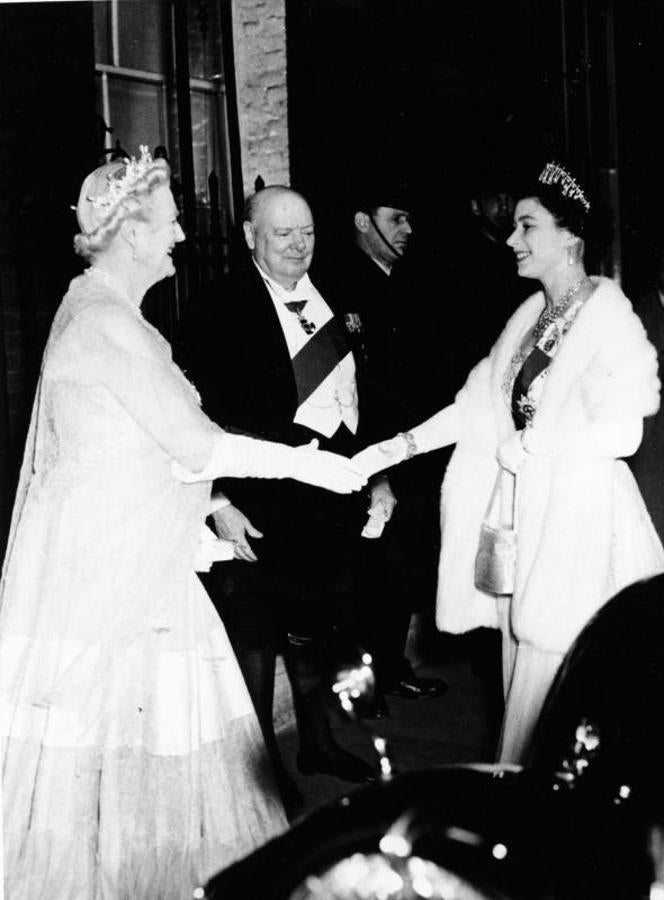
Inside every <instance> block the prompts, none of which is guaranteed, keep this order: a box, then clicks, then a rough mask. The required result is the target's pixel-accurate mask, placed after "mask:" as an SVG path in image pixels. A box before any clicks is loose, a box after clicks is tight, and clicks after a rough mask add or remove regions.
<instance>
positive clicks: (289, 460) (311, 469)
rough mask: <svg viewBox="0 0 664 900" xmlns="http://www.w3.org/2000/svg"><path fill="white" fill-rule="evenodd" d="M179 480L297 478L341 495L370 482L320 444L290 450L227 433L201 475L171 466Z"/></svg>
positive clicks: (348, 461) (278, 445)
mask: <svg viewBox="0 0 664 900" xmlns="http://www.w3.org/2000/svg"><path fill="white" fill-rule="evenodd" d="M171 471H172V472H173V475H174V476H175V478H177V479H178V480H179V481H184V482H186V483H187V484H191V483H193V482H196V481H213V480H214V479H215V478H223V477H225V478H295V479H296V480H297V481H303V482H305V484H312V485H314V486H316V487H323V488H327V489H328V490H330V491H334V492H335V493H337V494H350V493H351V492H352V491H359V490H361V489H362V487H363V486H364V485H365V483H366V476H365V475H364V474H361V473H360V472H359V470H358V469H357V468H356V467H354V466H353V465H352V463H351V461H350V460H349V459H347V458H346V457H345V456H339V455H338V454H336V453H328V452H327V451H325V450H319V449H318V441H316V440H313V441H311V443H310V444H305V445H304V446H302V447H289V446H287V445H286V444H277V443H275V442H273V441H261V440H257V439H256V438H250V437H246V436H245V435H241V434H229V433H228V432H224V433H223V434H220V435H218V436H217V437H216V438H215V443H214V447H213V449H212V456H211V457H210V460H209V462H208V464H207V465H206V466H205V468H204V469H203V470H202V471H201V472H190V471H189V470H188V469H185V468H184V467H183V466H181V465H180V464H179V463H177V462H175V461H173V462H172V463H171Z"/></svg>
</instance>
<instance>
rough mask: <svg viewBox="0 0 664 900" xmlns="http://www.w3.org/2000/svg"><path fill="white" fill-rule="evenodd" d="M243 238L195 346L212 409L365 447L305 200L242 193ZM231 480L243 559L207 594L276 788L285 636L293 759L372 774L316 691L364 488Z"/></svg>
mask: <svg viewBox="0 0 664 900" xmlns="http://www.w3.org/2000/svg"><path fill="white" fill-rule="evenodd" d="M244 236H245V240H246V243H247V246H248V248H249V250H250V251H251V257H252V258H251V260H250V261H248V265H247V267H246V268H245V270H243V271H241V272H239V273H238V274H237V275H236V276H235V277H234V279H233V280H232V282H231V283H229V284H227V285H224V286H223V287H222V289H221V291H220V292H219V293H218V294H217V295H216V296H215V297H213V298H212V300H211V302H210V303H209V304H208V309H207V311H206V314H205V315H204V317H203V321H202V322H199V323H198V325H197V328H196V335H197V339H196V341H195V342H194V343H192V346H191V347H190V352H189V358H190V370H191V372H192V375H193V377H194V381H195V382H196V383H197V385H198V386H199V388H200V390H201V392H202V394H203V402H204V406H205V408H206V409H207V411H208V412H209V413H210V415H212V416H213V417H214V419H215V420H216V421H218V422H221V423H224V424H227V425H228V424H231V425H232V426H234V427H235V428H237V429H239V430H243V431H247V432H250V433H252V434H254V435H258V436H262V437H265V438H272V439H278V440H280V441H282V442H285V443H288V444H291V445H299V444H303V443H308V442H310V441H311V440H312V439H315V440H318V441H319V442H320V447H321V448H322V449H329V450H331V449H334V450H336V451H337V452H339V453H342V454H344V455H352V454H353V452H355V451H356V449H359V447H360V446H362V445H360V444H359V443H358V438H357V432H358V427H359V422H360V419H361V415H362V407H361V405H360V404H359V403H358V385H357V380H356V363H355V359H354V357H353V354H352V352H351V350H350V348H349V346H348V343H347V341H346V338H345V336H344V332H343V328H342V326H341V324H340V323H339V321H338V320H337V319H336V317H335V316H334V314H333V311H332V310H331V309H330V307H329V306H328V304H327V303H326V302H325V300H324V299H323V297H322V296H321V295H320V294H319V292H318V291H317V290H316V288H315V287H314V285H313V284H312V283H311V281H310V279H309V277H308V275H307V270H308V268H309V265H310V263H311V259H312V255H313V250H314V242H315V238H314V223H313V218H312V214H311V210H310V209H309V206H308V204H307V203H306V201H305V200H304V198H303V197H301V196H300V195H299V194H297V193H295V192H294V191H292V190H290V189H288V188H285V187H281V186H270V187H267V188H264V189H263V190H261V191H259V192H258V193H256V194H255V195H254V196H253V197H251V198H250V199H249V201H248V203H247V208H246V216H245V221H244ZM360 395H361V388H360ZM245 482H246V480H245ZM223 491H224V493H225V494H226V495H227V497H228V498H229V499H230V501H231V503H230V504H228V505H226V506H225V507H224V508H222V509H221V510H220V511H218V512H217V513H216V514H215V524H216V527H217V530H218V532H219V534H220V536H221V537H223V538H226V539H230V540H232V541H234V543H235V546H236V557H237V558H238V559H239V560H241V561H242V562H236V563H232V564H231V567H232V569H233V571H232V584H231V585H230V589H228V585H227V589H226V590H223V587H222V589H221V590H220V589H219V588H217V590H215V589H214V588H213V589H212V592H213V595H214V597H215V599H216V602H218V604H219V605H220V608H221V613H222V617H223V618H224V621H225V622H226V624H227V627H228V630H229V633H230V636H231V639H232V641H233V643H234V645H235V649H236V652H237V655H238V659H239V662H240V665H241V667H242V669H243V672H244V674H245V678H246V680H247V685H248V687H249V690H250V693H251V695H252V698H253V700H254V703H255V706H256V710H257V713H258V716H259V719H260V721H261V724H262V725H263V729H264V732H265V736H266V740H267V742H268V745H269V746H270V748H271V750H272V753H273V757H274V759H275V763H276V766H277V774H278V777H279V778H280V781H281V783H282V786H283V785H286V786H287V791H286V792H288V785H289V784H290V782H289V781H288V776H287V775H286V773H285V771H284V770H283V768H282V767H281V765H280V761H279V756H278V750H277V747H276V742H275V740H274V733H273V727H272V695H273V691H274V664H275V652H276V650H277V649H278V648H280V637H281V636H282V635H284V636H285V635H286V634H287V641H286V643H285V645H284V647H283V649H284V656H285V660H286V667H287V670H288V673H289V677H290V680H291V684H292V687H293V694H294V699H295V707H296V716H297V722H298V731H299V737H300V750H299V754H298V767H299V769H300V770H301V771H302V772H304V773H312V772H315V771H320V772H327V773H330V774H333V775H337V776H339V777H342V778H344V779H346V780H349V781H363V780H367V779H368V778H369V777H370V776H371V775H372V769H371V767H370V766H369V765H368V764H367V763H365V762H364V761H363V760H361V759H360V758H359V757H356V756H354V755H352V754H350V753H348V752H347V751H346V750H344V749H343V748H341V747H340V746H339V745H338V744H337V743H336V741H335V740H334V739H333V737H332V733H331V731H330V726H329V723H328V719H327V713H326V711H325V707H324V704H323V703H322V702H321V696H320V691H319V688H320V684H321V679H322V669H323V667H324V664H325V659H326V655H327V653H328V650H329V645H330V640H331V636H332V635H333V634H334V632H335V630H336V629H341V630H343V629H353V628H354V627H355V623H354V616H355V612H356V610H357V603H356V597H355V593H354V585H353V572H354V571H355V558H354V557H355V554H356V553H357V548H358V545H359V542H360V532H361V530H362V527H363V524H364V523H365V521H366V517H367V500H366V497H364V498H362V497H360V498H359V500H358V499H357V498H354V497H348V496H345V497H343V498H342V499H341V502H337V501H338V499H339V498H337V497H335V499H333V500H330V497H329V496H328V495H327V494H328V492H326V491H323V490H318V489H316V488H308V487H307V488H304V489H302V488H301V486H300V485H299V484H297V483H296V482H293V481H282V482H276V481H275V482H262V483H255V484H252V485H248V484H247V483H243V482H242V481H241V480H237V481H236V482H231V481H226V482H224V484H223ZM369 502H370V505H371V503H374V504H376V503H379V502H380V503H381V505H382V506H384V507H385V508H386V509H387V510H388V513H391V509H392V505H393V502H394V501H393V497H392V495H391V492H390V490H389V486H388V484H387V482H386V481H385V480H383V481H379V482H378V483H377V484H375V485H374V486H373V487H372V488H371V498H370V501H369ZM248 563H253V564H252V565H249V564H248ZM222 569H223V567H222ZM227 581H228V578H227Z"/></svg>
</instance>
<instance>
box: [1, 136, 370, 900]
mask: <svg viewBox="0 0 664 900" xmlns="http://www.w3.org/2000/svg"><path fill="white" fill-rule="evenodd" d="M141 149H142V153H141V157H140V159H139V160H138V161H136V160H131V161H126V160H125V161H124V162H115V163H110V164H108V165H105V166H102V167H101V168H100V169H97V170H96V171H95V172H93V173H92V174H91V175H89V176H88V177H87V178H86V180H85V181H84V183H83V187H82V190H81V195H80V199H79V203H78V208H77V213H78V220H79V225H80V227H81V233H80V234H79V235H78V236H77V237H76V240H75V245H76V249H77V250H78V252H79V253H80V254H82V255H83V256H85V257H86V258H88V259H89V260H90V262H91V265H90V267H89V268H88V269H87V270H86V271H85V273H84V274H83V275H81V276H79V277H77V278H75V279H74V280H73V281H72V283H71V285H70V287H69V291H68V293H67V295H66V296H65V298H64V300H63V302H62V304H61V306H60V308H59V310H58V312H57V314H56V316H55V320H54V322H53V326H52V330H51V334H50V337H49V340H48V344H47V347H46V350H45V353H44V360H43V365H42V370H41V377H40V380H39V385H38V388H37V394H36V399H35V405H34V410H33V415H32V421H31V425H30V431H29V436H28V440H27V445H26V449H25V458H24V462H23V468H22V471H21V477H20V484H19V487H18V493H17V497H16V504H15V508H14V514H13V520H12V527H11V534H10V538H9V544H8V549H7V554H6V558H5V563H4V571H3V578H2V585H1V594H0V599H1V604H2V605H1V608H0V659H1V660H2V665H1V669H0V704H1V705H0V714H1V720H0V725H1V728H2V753H3V757H4V771H3V790H4V825H5V871H6V892H7V896H8V897H11V898H12V900H28V898H30V900H32V898H36V897H48V898H49V900H57V898H71V900H74V898H77V900H83V898H86V900H88V898H89V900H92V898H102V897H103V898H113V900H120V898H127V900H129V898H132V900H140V898H157V897H158V898H162V900H163V898H181V897H187V896H190V895H191V891H192V889H193V888H194V886H195V885H197V884H200V883H201V882H202V881H203V880H205V879H206V878H207V877H208V876H210V875H211V874H212V873H213V872H214V871H216V870H218V869H221V868H223V867H224V866H226V865H228V864H229V863H231V862H233V861H234V860H235V859H237V858H239V857H241V856H243V855H245V854H246V853H248V852H250V851H251V850H252V849H254V848H255V847H256V846H257V845H259V844H261V843H262V842H264V841H266V840H268V839H269V838H270V837H271V836H273V835H275V834H276V833H278V832H279V831H281V830H282V829H283V828H285V827H286V821H285V818H284V814H283V810H282V808H281V804H280V802H279V800H278V797H277V794H276V791H275V789H274V786H273V782H272V777H271V773H270V771H269V766H268V764H267V761H266V756H265V752H264V747H263V744H262V738H261V733H260V730H259V726H258V724H257V720H256V718H255V715H254V713H253V709H252V706H251V703H250V700H249V696H248V694H247V691H246V688H245V686H244V683H243V681H242V677H241V675H240V672H239V670H238V667H237V664H236V661H235V658H234V656H233V653H232V651H231V648H230V645H229V642H228V640H227V637H226V634H225V631H224V629H223V626H222V624H221V622H220V621H219V619H218V617H217V615H216V613H215V611H214V609H213V607H212V605H211V603H210V601H209V600H208V598H207V596H206V595H205V593H204V591H203V589H202V587H201V584H200V582H199V580H198V578H197V576H196V574H195V568H196V564H197V560H198V561H199V563H200V564H201V565H202V566H203V567H205V565H206V563H205V562H204V561H203V562H201V557H202V556H205V555H206V554H207V555H208V557H210V558H212V557H214V555H215V554H216V546H215V542H214V539H213V536H212V535H211V534H208V535H207V538H205V539H204V532H203V531H202V529H203V526H204V520H205V517H206V515H207V513H208V510H209V506H210V482H211V479H212V478H213V477H216V476H218V475H222V474H223V475H232V476H257V477H294V478H299V479H301V480H304V481H308V482H310V483H313V484H319V485H321V486H324V487H328V488H330V489H333V490H337V491H340V492H348V491H350V490H357V489H359V487H360V486H361V483H362V481H361V479H360V478H359V477H358V476H357V474H356V473H354V472H353V471H351V470H350V468H349V465H348V461H347V460H343V459H342V458H340V457H336V456H333V455H332V454H324V453H321V452H319V451H317V450H316V449H315V448H308V447H307V448H298V449H291V448H288V447H284V446H281V445H278V444H269V443H267V442H262V441H255V440H252V439H251V438H248V437H243V436H236V435H230V434H226V433H225V432H223V431H222V430H221V429H220V428H218V427H217V426H216V425H214V424H213V423H212V422H210V420H209V419H207V418H206V416H205V415H203V413H202V412H201V409H200V405H199V399H198V395H197V393H196V391H195V389H194V388H193V386H192V385H191V384H190V383H189V382H188V381H187V379H186V378H185V377H184V375H183V374H182V372H181V371H180V370H179V369H178V368H177V366H176V365H175V364H174V363H173V361H172V359H171V352H170V347H169V345H168V343H167V342H166V341H165V340H164V339H163V338H162V337H161V336H160V335H159V334H158V333H157V331H155V329H154V328H152V327H151V326H150V325H149V324H148V323H147V322H146V321H145V319H144V318H143V317H142V315H141V311H140V306H141V301H142V299H143V295H144V294H145V292H146V290H147V289H148V288H149V287H150V286H151V285H152V284H154V283H155V282H157V281H158V280H160V279H162V278H165V277H168V276H170V275H172V274H173V273H174V268H173V262H172V259H171V253H172V250H173V248H174V245H175V244H176V243H177V242H178V241H181V240H183V238H184V235H183V233H182V230H181V228H180V226H179V224H178V222H177V208H176V206H175V203H174V200H173V196H172V194H171V191H170V188H169V171H168V167H167V165H166V164H165V162H164V161H163V160H155V161H153V160H152V159H151V158H150V156H149V154H148V153H147V150H146V148H141ZM226 388H227V389H228V390H238V389H239V385H227V386H226ZM206 548H211V550H210V552H208V549H206ZM207 564H209V559H208V563H207Z"/></svg>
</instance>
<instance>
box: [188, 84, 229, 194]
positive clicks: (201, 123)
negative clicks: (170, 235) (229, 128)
mask: <svg viewBox="0 0 664 900" xmlns="http://www.w3.org/2000/svg"><path fill="white" fill-rule="evenodd" d="M215 102H216V96H215V95H214V94H204V93H203V92H199V91H192V92H191V124H192V129H191V130H192V139H193V151H194V183H195V186H196V199H197V201H198V202H199V203H204V204H207V203H208V202H209V198H208V176H209V175H210V172H212V170H213V169H214V168H215V166H216V163H217V159H216V153H215V149H216V147H217V140H216V134H215V131H216V129H215V122H216V115H215V108H214V104H215ZM217 175H218V176H219V177H220V178H221V177H222V175H223V173H222V172H219V171H218V170H217Z"/></svg>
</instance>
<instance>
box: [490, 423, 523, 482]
mask: <svg viewBox="0 0 664 900" xmlns="http://www.w3.org/2000/svg"><path fill="white" fill-rule="evenodd" d="M522 436H523V431H515V432H513V434H511V435H510V436H509V437H506V438H505V439H504V440H502V441H501V442H500V443H499V444H498V448H497V450H496V459H497V460H498V462H499V463H500V465H501V466H502V468H503V469H507V471H508V472H512V473H513V474H514V475H516V474H517V472H518V471H519V469H520V468H521V466H522V465H523V464H524V462H525V461H526V458H527V456H528V454H527V453H526V450H525V448H524V446H523V441H522Z"/></svg>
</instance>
